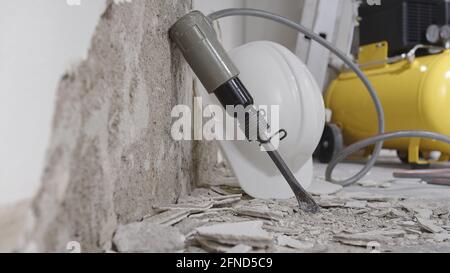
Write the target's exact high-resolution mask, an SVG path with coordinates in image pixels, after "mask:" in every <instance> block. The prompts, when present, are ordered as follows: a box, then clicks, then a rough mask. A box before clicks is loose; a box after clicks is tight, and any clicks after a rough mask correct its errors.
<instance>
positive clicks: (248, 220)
mask: <svg viewBox="0 0 450 273" xmlns="http://www.w3.org/2000/svg"><path fill="white" fill-rule="evenodd" d="M379 162H380V163H379V164H377V166H376V167H374V168H373V169H372V170H371V172H370V173H369V174H368V175H367V176H366V178H364V179H363V180H362V181H361V182H360V183H359V184H356V185H352V186H350V187H346V188H343V189H341V190H339V191H337V192H329V193H327V194H322V195H321V194H320V193H316V196H315V199H316V200H317V202H318V203H319V204H320V206H321V211H320V212H319V213H317V214H308V213H305V212H302V211H299V210H298V208H297V203H296V201H295V199H290V200H284V201H283V200H258V199H252V198H250V197H249V196H246V195H245V194H244V193H242V192H240V190H239V189H233V188H230V187H222V188H220V187H212V188H210V189H205V188H202V189H197V190H195V191H194V192H193V194H192V195H191V196H189V197H188V198H187V199H181V200H180V201H179V204H177V205H175V206H180V207H178V208H177V209H188V210H189V209H190V210H191V212H192V213H188V215H187V216H183V217H182V219H179V221H178V220H177V221H176V223H175V224H173V226H174V227H177V228H178V229H179V230H180V231H181V232H182V233H183V234H184V235H185V236H186V243H185V248H184V251H185V252H205V251H206V252H450V234H449V233H448V232H449V231H450V218H449V217H450V186H448V187H447V186H437V185H428V184H426V183H424V182H422V181H420V180H417V179H394V178H393V177H392V171H393V170H394V169H405V168H407V167H406V166H405V165H402V164H400V162H399V161H398V160H397V159H396V157H395V156H392V155H387V156H383V157H382V158H380V161H379ZM361 167H362V164H361V163H357V162H356V163H344V164H341V165H339V167H338V169H337V170H336V172H335V176H336V177H342V178H343V177H348V176H350V175H351V174H353V173H355V172H356V171H357V170H358V169H359V168H361ZM432 167H450V165H445V166H442V165H441V166H432ZM325 168H326V165H324V164H319V163H316V164H315V177H316V178H315V179H316V181H322V179H323V176H324V175H323V174H324V171H325ZM321 183H324V182H321ZM325 186H326V185H325ZM317 194H318V195H317ZM227 200H228V202H227ZM208 201H211V202H212V203H209V204H211V205H210V206H209V205H207V203H205V202H208ZM217 201H219V202H217ZM221 202H222V203H221ZM195 204H196V205H195ZM205 204H206V207H207V209H203V210H202V209H200V210H197V211H193V210H192V209H193V208H196V207H197V208H198V207H202V206H205ZM171 209H175V207H172V208H167V207H166V208H165V211H166V213H167V212H170V210H171ZM151 218H152V217H150V218H149V219H147V220H144V221H151ZM250 230H252V231H251V232H250Z"/></svg>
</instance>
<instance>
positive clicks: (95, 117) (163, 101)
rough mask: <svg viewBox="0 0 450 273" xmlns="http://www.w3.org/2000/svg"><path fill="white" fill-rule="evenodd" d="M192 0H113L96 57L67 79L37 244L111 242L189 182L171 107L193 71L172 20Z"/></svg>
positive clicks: (186, 145) (183, 96)
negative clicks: (173, 36)
mask: <svg viewBox="0 0 450 273" xmlns="http://www.w3.org/2000/svg"><path fill="white" fill-rule="evenodd" d="M190 6H191V3H190V0H169V1H166V0H147V1H146V0H134V1H132V2H131V3H129V2H125V3H120V4H115V3H114V2H113V1H109V2H108V4H107V8H106V10H105V12H104V13H103V15H102V17H101V20H100V22H99V24H98V26H97V29H96V32H95V34H94V36H93V38H92V42H91V48H90V50H89V54H88V57H87V59H86V60H85V61H83V62H82V63H80V64H79V66H78V67H77V68H76V69H75V70H74V71H72V72H70V73H67V74H66V75H64V77H63V78H62V79H61V82H60V84H59V88H58V91H57V98H56V109H55V116H54V121H53V132H52V137H51V141H50V145H49V149H48V153H47V163H46V167H45V171H44V174H43V178H42V181H43V185H42V187H41V190H40V192H39V194H38V196H37V198H36V199H35V201H34V205H33V207H34V214H35V217H36V225H35V230H34V231H33V236H32V240H31V243H30V245H31V246H30V247H33V248H35V249H36V250H43V251H63V250H65V247H66V244H67V243H68V242H69V241H78V242H80V244H81V248H82V250H83V251H102V250H109V249H111V248H112V247H113V246H112V243H111V241H112V236H113V234H114V231H115V230H116V228H117V225H118V224H125V223H128V222H132V221H136V220H139V219H141V218H142V217H143V216H144V215H146V214H148V213H151V212H152V205H154V204H155V203H158V202H162V201H164V202H174V201H176V200H177V198H178V197H179V196H180V195H181V194H183V193H186V192H188V191H189V189H190V185H191V184H192V182H193V181H192V180H193V163H192V162H193V158H192V157H193V155H192V143H191V142H189V141H174V140H173V139H172V138H171V136H170V126H171V118H170V112H171V110H172V107H173V106H174V105H176V104H186V105H191V104H192V74H191V72H190V69H189V67H188V65H187V64H186V63H185V61H184V60H183V58H182V56H181V54H180V52H179V51H178V50H176V49H175V47H174V45H173V44H172V43H171V42H170V40H169V37H168V29H169V27H170V26H171V25H172V24H173V23H174V22H175V21H176V19H177V18H179V17H180V16H182V15H183V14H184V13H186V11H187V10H189V8H190Z"/></svg>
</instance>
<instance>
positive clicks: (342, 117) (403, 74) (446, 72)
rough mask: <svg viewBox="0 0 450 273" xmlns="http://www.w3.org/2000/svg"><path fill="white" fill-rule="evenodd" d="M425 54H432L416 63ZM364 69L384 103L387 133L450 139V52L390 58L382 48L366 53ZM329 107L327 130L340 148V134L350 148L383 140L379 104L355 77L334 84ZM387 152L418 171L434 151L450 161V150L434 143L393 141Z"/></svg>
mask: <svg viewBox="0 0 450 273" xmlns="http://www.w3.org/2000/svg"><path fill="white" fill-rule="evenodd" d="M423 49H427V50H430V52H432V54H428V55H426V56H422V57H416V52H417V51H418V50H423ZM433 50H434V51H435V52H433ZM359 65H360V67H361V68H362V69H363V71H364V73H365V74H366V75H367V76H368V78H369V80H370V82H371V83H372V85H373V86H374V88H375V90H376V91H377V94H378V96H379V98H380V100H381V103H382V106H383V109H384V114H385V119H386V132H391V131H399V130H425V131H432V132H436V133H440V134H444V135H450V50H442V49H441V50H437V49H436V48H430V47H429V46H428V47H427V46H422V45H418V46H416V47H415V48H413V49H412V50H411V51H409V52H408V53H407V54H403V55H401V56H397V57H391V58H388V44H387V42H379V43H375V44H370V45H366V46H363V47H361V48H360V55H359ZM325 105H326V107H327V108H329V109H331V111H332V118H331V124H329V125H328V126H327V127H328V135H334V141H335V145H337V146H338V144H339V139H338V135H339V133H337V132H336V131H337V130H338V131H340V132H342V137H343V143H344V144H345V145H350V144H352V143H354V142H356V141H359V140H362V139H365V138H367V137H371V136H374V135H376V134H377V128H378V127H377V125H378V123H377V116H376V110H375V107H374V105H373V101H372V99H371V98H370V96H369V94H368V92H367V91H366V88H365V87H364V85H363V83H362V82H361V81H360V79H359V78H358V77H357V76H356V75H355V74H354V73H353V72H350V71H344V72H342V73H341V74H340V75H339V76H338V78H337V79H335V80H334V81H333V82H332V83H331V85H330V86H329V88H328V90H327V92H326V94H325ZM325 133H327V130H325ZM323 137H326V136H325V135H324V136H323ZM341 141H342V140H341ZM321 144H323V141H322V142H321ZM325 144H326V145H330V143H328V142H325ZM383 147H384V148H386V149H393V150H397V153H398V155H399V157H400V159H401V160H402V161H403V162H408V163H410V164H413V165H424V164H427V163H428V161H427V160H428V159H429V156H428V155H429V154H430V152H432V151H439V152H441V156H440V158H439V161H449V159H450V145H449V144H445V143H443V142H438V141H434V140H429V139H420V138H401V139H395V140H389V141H386V142H384V146H383ZM372 148H373V147H371V148H368V149H367V150H366V153H367V154H369V153H370V152H371V149H372Z"/></svg>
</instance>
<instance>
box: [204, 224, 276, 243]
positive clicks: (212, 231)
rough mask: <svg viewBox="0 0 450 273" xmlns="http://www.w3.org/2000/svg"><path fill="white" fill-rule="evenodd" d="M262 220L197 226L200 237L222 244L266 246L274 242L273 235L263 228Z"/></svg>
mask: <svg viewBox="0 0 450 273" xmlns="http://www.w3.org/2000/svg"><path fill="white" fill-rule="evenodd" d="M262 225H263V222H262V221H247V222H237V223H225V224H216V225H211V226H204V227H199V228H197V229H196V230H197V232H198V235H197V236H198V238H200V239H206V240H210V241H214V242H218V243H222V244H228V245H238V244H246V245H249V246H253V247H259V248H264V247H267V246H270V245H272V244H273V237H272V235H271V234H270V233H268V232H267V231H265V230H263V229H262Z"/></svg>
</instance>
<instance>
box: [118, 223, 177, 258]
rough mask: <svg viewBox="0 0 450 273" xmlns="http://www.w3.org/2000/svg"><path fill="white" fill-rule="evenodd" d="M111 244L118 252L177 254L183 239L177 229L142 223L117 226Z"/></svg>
mask: <svg viewBox="0 0 450 273" xmlns="http://www.w3.org/2000/svg"><path fill="white" fill-rule="evenodd" d="M113 242H114V245H115V246H116V248H117V250H118V251H119V252H150V253H155V252H158V253H162V252H178V251H181V250H182V249H183V248H184V242H185V237H184V236H183V235H182V234H181V233H180V232H179V231H178V229H177V228H174V227H167V226H162V225H158V224H154V223H150V222H146V221H143V222H135V223H131V224H127V225H121V226H119V228H118V229H117V231H116V233H115V235H114V238H113Z"/></svg>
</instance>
